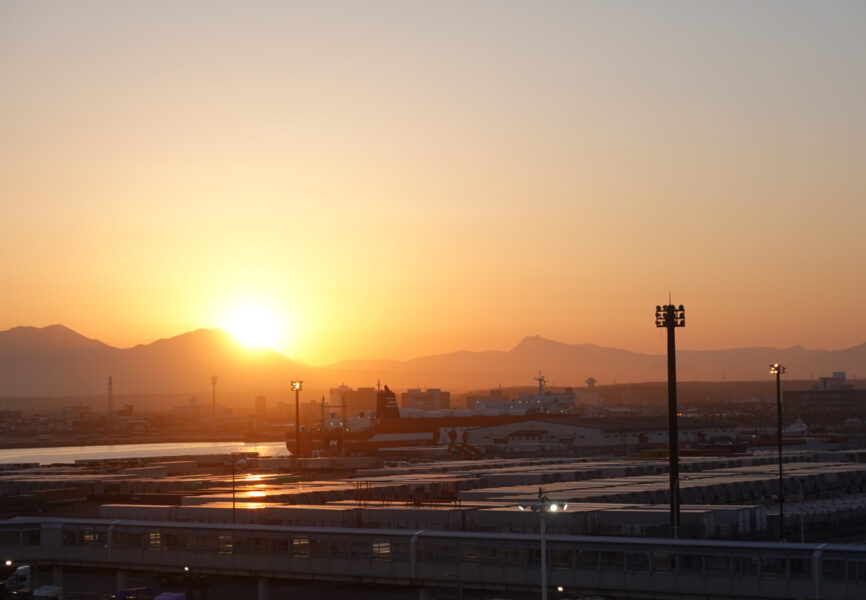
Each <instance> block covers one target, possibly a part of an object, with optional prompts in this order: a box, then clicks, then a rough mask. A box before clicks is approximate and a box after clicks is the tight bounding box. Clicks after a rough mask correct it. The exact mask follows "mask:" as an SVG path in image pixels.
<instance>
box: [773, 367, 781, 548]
mask: <svg viewBox="0 0 866 600" xmlns="http://www.w3.org/2000/svg"><path fill="white" fill-rule="evenodd" d="M784 372H785V367H784V366H782V365H780V364H779V363H773V364H772V365H770V375H775V376H776V434H777V438H778V441H779V541H784V539H785V490H784V486H783V485H782V373H784Z"/></svg>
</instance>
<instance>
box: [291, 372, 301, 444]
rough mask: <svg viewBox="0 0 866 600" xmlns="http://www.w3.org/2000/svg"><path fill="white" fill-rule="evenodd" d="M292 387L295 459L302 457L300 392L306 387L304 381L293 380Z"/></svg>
mask: <svg viewBox="0 0 866 600" xmlns="http://www.w3.org/2000/svg"><path fill="white" fill-rule="evenodd" d="M292 389H293V390H295V459H296V460H297V459H299V458H301V404H300V400H299V398H298V394H299V393H300V391H301V390H302V389H304V382H303V381H300V380H297V381H295V380H293V381H292Z"/></svg>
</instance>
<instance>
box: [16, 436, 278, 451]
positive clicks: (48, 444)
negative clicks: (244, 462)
mask: <svg viewBox="0 0 866 600" xmlns="http://www.w3.org/2000/svg"><path fill="white" fill-rule="evenodd" d="M284 441H285V438H284V437H282V436H279V435H275V436H273V435H272V436H269V435H261V436H256V437H255V439H244V436H243V435H240V436H238V435H218V434H200V435H177V436H172V435H159V436H149V435H138V436H111V435H109V436H105V437H97V436H92V437H91V436H88V437H87V438H86V439H82V438H80V437H78V436H69V437H62V438H58V437H52V438H51V439H41V440H40V439H36V438H30V439H13V440H10V439H3V440H0V450H24V449H27V448H33V449H38V448H65V447H74V448H87V447H91V446H132V445H137V444H196V443H205V442H213V443H230V444H265V443H273V442H284Z"/></svg>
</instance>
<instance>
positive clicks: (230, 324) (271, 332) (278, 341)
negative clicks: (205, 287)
mask: <svg viewBox="0 0 866 600" xmlns="http://www.w3.org/2000/svg"><path fill="white" fill-rule="evenodd" d="M224 329H225V330H226V331H228V332H229V333H230V334H231V335H232V336H234V337H235V338H236V339H237V340H238V341H239V342H240V343H241V344H243V345H244V346H247V347H250V348H271V349H274V350H277V349H279V348H280V346H281V345H282V343H283V341H284V337H285V331H284V330H285V325H284V321H283V319H282V318H281V317H280V316H279V314H278V313H277V312H276V311H273V310H271V309H269V308H266V307H263V306H252V305H249V306H243V307H241V308H238V309H236V310H235V311H234V312H232V313H231V314H230V315H229V317H228V319H227V320H226V322H225V325H224Z"/></svg>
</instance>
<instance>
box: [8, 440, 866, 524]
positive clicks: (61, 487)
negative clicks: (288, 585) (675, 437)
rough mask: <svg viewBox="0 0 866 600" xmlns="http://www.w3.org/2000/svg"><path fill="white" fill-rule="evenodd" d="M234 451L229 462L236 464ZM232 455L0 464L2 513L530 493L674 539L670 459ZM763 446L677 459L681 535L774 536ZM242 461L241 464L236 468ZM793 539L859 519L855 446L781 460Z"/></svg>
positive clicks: (366, 515) (299, 512)
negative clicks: (386, 460) (391, 460)
mask: <svg viewBox="0 0 866 600" xmlns="http://www.w3.org/2000/svg"><path fill="white" fill-rule="evenodd" d="M238 458H239V457H238V456H235V457H234V458H233V460H235V461H237V460H238ZM242 458H243V461H244V462H243V467H242V468H237V467H236V469H235V471H236V472H235V475H234V477H233V476H232V473H231V468H230V467H227V466H226V465H230V464H231V461H230V460H229V457H227V456H220V455H210V456H199V457H187V458H183V459H177V458H174V459H139V460H136V461H134V462H116V461H81V462H80V463H76V464H74V465H45V466H37V465H13V466H3V467H0V469H2V471H0V494H2V495H3V497H4V504H3V512H4V516H6V517H10V516H15V515H30V516H34V515H44V516H62V517H98V518H104V519H124V520H141V521H161V522H184V523H187V522H189V523H193V522H201V523H221V522H222V523H236V524H251V525H284V526H318V527H353V528H385V529H425V530H444V531H486V532H512V533H532V532H535V531H537V528H538V518H537V516H536V515H534V514H533V513H532V512H528V511H523V510H521V506H525V505H527V504H529V503H531V502H533V501H534V500H537V498H538V493H539V489H541V490H542V491H543V493H544V495H545V496H546V497H547V498H549V499H550V500H551V501H555V502H558V503H561V504H563V505H564V504H568V509H567V510H566V511H564V512H562V513H560V514H558V515H556V516H555V517H552V518H549V519H548V530H549V531H550V532H551V533H561V534H569V535H605V536H631V537H634V536H648V537H670V536H671V534H672V532H671V531H670V527H669V521H670V518H669V512H668V502H669V499H668V476H667V462H666V461H663V460H634V459H610V458H607V459H588V458H524V459H485V460H466V461H443V462H420V463H411V464H410V463H402V464H388V465H386V464H381V461H377V460H376V459H369V458H323V459H301V460H299V461H294V460H292V459H290V458H258V457H256V456H254V455H248V456H245V457H242ZM775 459H776V457H775V455H774V454H772V453H767V454H755V455H744V456H732V457H688V458H684V459H682V463H681V472H682V479H681V482H680V493H681V500H682V507H681V513H682V527H681V528H680V529H681V531H679V532H678V536H679V537H689V538H695V539H750V540H760V539H776V538H778V531H777V527H778V517H777V515H778V508H777V506H778V504H777V496H776V494H777V490H778V465H777V464H776V460H775ZM237 464H238V463H236V465H237ZM785 496H786V498H785V503H786V511H787V515H788V517H789V518H788V519H786V525H787V527H786V534H787V537H788V538H789V539H797V540H799V539H806V540H817V539H827V536H831V535H832V534H833V532H834V531H837V530H838V531H839V532H840V533H841V532H845V533H846V534H851V529H850V526H852V525H859V523H860V522H862V521H863V516H864V515H866V464H863V463H860V462H858V457H857V455H856V454H846V453H844V452H823V451H821V452H819V451H791V452H787V453H786V455H785Z"/></svg>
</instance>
